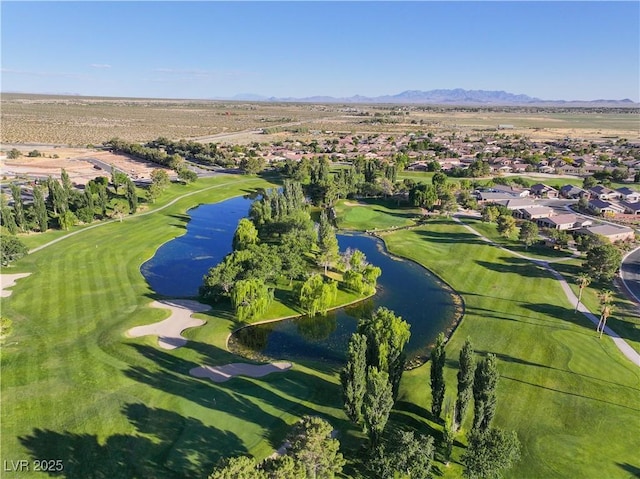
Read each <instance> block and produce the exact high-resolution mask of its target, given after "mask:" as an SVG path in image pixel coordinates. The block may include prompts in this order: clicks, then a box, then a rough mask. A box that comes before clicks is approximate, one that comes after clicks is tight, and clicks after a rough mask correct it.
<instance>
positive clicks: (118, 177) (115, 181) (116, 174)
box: [111, 165, 128, 195]
mask: <svg viewBox="0 0 640 479" xmlns="http://www.w3.org/2000/svg"><path fill="white" fill-rule="evenodd" d="M127 178H128V176H127V175H126V174H124V173H123V172H122V171H118V170H117V169H116V168H115V166H113V165H111V184H112V185H113V189H114V192H115V194H116V195H117V194H118V188H119V187H120V186H122V185H124V184H125V183H126V182H127Z"/></svg>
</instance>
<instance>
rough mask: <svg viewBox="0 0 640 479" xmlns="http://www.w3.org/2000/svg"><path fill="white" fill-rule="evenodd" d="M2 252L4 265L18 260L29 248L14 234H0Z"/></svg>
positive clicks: (0, 250) (0, 249)
mask: <svg viewBox="0 0 640 479" xmlns="http://www.w3.org/2000/svg"><path fill="white" fill-rule="evenodd" d="M0 252H1V253H2V262H1V263H2V266H7V265H8V264H9V263H12V262H13V261H16V260H18V259H20V258H22V257H23V256H24V255H26V254H27V253H28V252H29V250H28V249H27V247H26V246H25V245H24V243H23V242H22V241H20V239H18V238H17V237H15V236H13V235H0Z"/></svg>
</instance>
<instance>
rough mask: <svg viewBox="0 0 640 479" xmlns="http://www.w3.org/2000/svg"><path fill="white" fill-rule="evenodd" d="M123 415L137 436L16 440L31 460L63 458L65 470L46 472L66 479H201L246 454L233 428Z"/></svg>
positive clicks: (135, 408)
mask: <svg viewBox="0 0 640 479" xmlns="http://www.w3.org/2000/svg"><path fill="white" fill-rule="evenodd" d="M122 413H123V415H124V416H126V417H127V419H128V420H129V422H130V423H131V424H132V425H133V427H135V429H136V433H135V434H114V435H112V436H109V437H107V438H106V439H104V438H102V437H100V438H99V437H98V435H94V434H87V433H80V434H77V433H72V432H68V431H65V432H56V431H51V430H43V429H34V430H33V431H32V433H31V434H30V435H27V436H23V437H20V438H19V440H20V442H21V443H22V445H23V446H24V447H26V448H27V449H28V450H29V453H30V455H31V456H32V457H33V458H34V459H38V460H43V459H45V458H46V459H56V460H61V461H62V465H63V470H62V471H58V472H56V471H49V475H51V476H57V477H65V478H67V479H115V478H134V477H135V478H138V477H139V478H151V477H163V478H200V477H202V475H203V474H206V473H207V472H208V471H210V470H212V468H213V466H214V464H215V463H216V462H217V461H218V459H220V458H221V457H225V456H230V455H238V454H242V453H246V452H247V450H246V448H245V447H244V445H243V444H242V441H240V439H239V438H238V437H237V436H236V435H235V434H233V433H232V432H229V431H223V430H221V429H218V428H216V427H213V426H208V425H206V424H204V423H202V422H201V421H200V420H198V419H195V418H192V417H184V416H181V415H180V414H177V413H175V412H173V411H168V410H165V409H157V408H150V407H147V406H146V405H143V404H125V405H124V406H123V408H122Z"/></svg>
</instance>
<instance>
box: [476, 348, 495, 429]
mask: <svg viewBox="0 0 640 479" xmlns="http://www.w3.org/2000/svg"><path fill="white" fill-rule="evenodd" d="M498 378H499V374H498V365H497V360H496V357H495V355H493V354H488V355H487V357H486V358H485V359H483V360H482V361H480V363H479V364H478V366H477V367H476V371H475V375H474V380H473V409H474V411H473V412H474V415H473V429H474V430H477V431H479V432H481V433H482V432H485V431H487V430H488V429H489V426H490V424H491V421H492V420H493V416H494V415H495V413H496V386H497V385H498Z"/></svg>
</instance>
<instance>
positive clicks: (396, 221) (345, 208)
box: [335, 200, 420, 231]
mask: <svg viewBox="0 0 640 479" xmlns="http://www.w3.org/2000/svg"><path fill="white" fill-rule="evenodd" d="M335 210H336V215H337V218H338V220H337V221H338V227H339V228H341V229H345V230H361V231H364V230H375V229H378V230H381V229H389V228H399V227H402V226H410V225H413V224H414V223H415V221H414V220H415V219H418V218H419V217H420V210H419V209H418V208H406V207H397V206H395V205H394V204H393V203H391V202H383V201H375V200H371V201H367V200H362V201H359V202H356V201H353V200H342V201H339V202H338V204H337V205H336V206H335Z"/></svg>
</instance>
